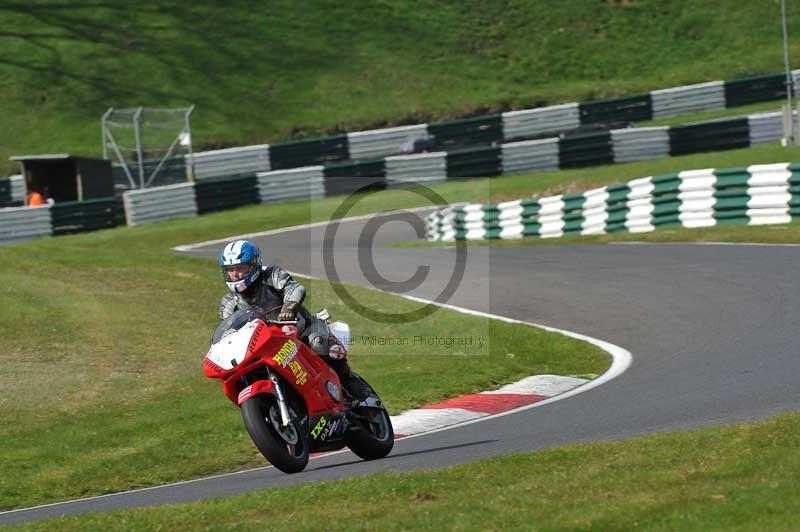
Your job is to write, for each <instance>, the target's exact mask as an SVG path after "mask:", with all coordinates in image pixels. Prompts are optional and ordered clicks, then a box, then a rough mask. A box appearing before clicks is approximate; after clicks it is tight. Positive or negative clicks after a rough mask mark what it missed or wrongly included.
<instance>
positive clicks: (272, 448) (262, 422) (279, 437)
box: [241, 395, 309, 473]
mask: <svg viewBox="0 0 800 532" xmlns="http://www.w3.org/2000/svg"><path fill="white" fill-rule="evenodd" d="M241 409H242V419H244V425H245V427H247V432H249V433H250V438H252V440H253V443H255V444H256V447H257V448H258V450H259V451H261V454H263V455H264V458H266V459H267V461H269V463H270V464H272V465H274V466H275V467H276V468H278V469H280V470H281V471H283V472H284V473H297V472H299V471H302V470H303V469H305V467H306V464H308V453H309V448H308V440H307V439H306V435H305V433H304V432H303V431H302V430H301V427H300V424H299V423H298V422H297V416H296V415H292V416H291V417H292V420H291V423H289V425H287V426H285V427H283V426H281V414H280V409H279V408H278V403H277V402H276V401H275V399H274V398H272V397H271V396H268V395H256V396H255V397H251V398H250V399H248V400H247V401H245V402H244V403H242V405H241Z"/></svg>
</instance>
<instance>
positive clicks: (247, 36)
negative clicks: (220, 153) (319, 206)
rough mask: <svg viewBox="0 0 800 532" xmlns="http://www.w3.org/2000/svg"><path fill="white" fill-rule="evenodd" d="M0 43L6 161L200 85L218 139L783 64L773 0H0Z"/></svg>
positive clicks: (170, 101)
mask: <svg viewBox="0 0 800 532" xmlns="http://www.w3.org/2000/svg"><path fill="white" fill-rule="evenodd" d="M791 10H792V7H791V6H790V13H789V15H790V17H789V20H790V28H789V32H790V35H795V36H796V35H800V18H798V17H793V16H792V13H791ZM0 43H2V44H0V46H2V49H3V52H4V53H3V54H2V58H0V101H2V102H3V104H2V107H1V108H0V109H2V110H1V111H0V170H7V171H14V170H15V169H16V166H15V164H12V163H10V162H8V161H7V157H8V156H9V155H12V154H21V153H30V152H34V153H46V152H50V153H52V152H64V151H66V152H71V153H78V154H85V155H99V154H100V153H101V142H100V117H101V115H102V114H103V112H104V111H105V110H106V109H107V108H108V107H117V108H120V107H130V106H139V105H144V106H155V107H167V106H185V105H187V104H191V103H194V104H196V105H197V109H196V111H195V114H194V115H193V133H194V142H195V148H196V149H205V148H210V147H222V146H230V145H241V144H252V143H259V142H276V141H280V140H284V139H287V138H290V137H292V138H299V137H307V136H314V135H318V134H325V133H332V132H335V131H343V130H355V129H364V128H369V127H380V126H386V125H394V124H402V123H416V122H420V121H428V120H440V119H446V118H453V117H459V116H465V115H469V114H482V113H487V112H491V111H500V110H507V109H511V108H522V107H533V106H539V105H544V104H551V103H558V102H567V101H580V100H586V99H592V98H601V97H606V96H614V95H623V94H630V93H639V92H643V91H647V90H651V89H656V88H663V87H668V86H674V85H680V84H686V83H692V82H699V81H706V80H713V79H731V78H736V77H742V76H747V75H754V74H762V73H770V72H779V71H781V70H782V68H783V54H782V50H781V43H782V41H781V26H780V4H779V2H778V1H777V0H768V1H766V2H740V1H737V0H713V1H711V0H704V1H701V0H682V1H675V2H668V3H667V2H660V1H658V0H632V1H630V2H625V5H623V4H622V3H621V2H619V1H617V0H607V1H602V0H592V1H587V0H563V1H561V2H552V1H546V0H520V1H497V2H482V1H478V0H460V1H458V2H455V1H439V2H429V1H422V2H411V1H409V0H392V1H385V0H383V1H373V0H370V1H364V0H359V1H353V2H332V1H327V0H308V1H307V2H302V3H297V2H286V1H276V2H267V3H265V2H262V3H255V4H254V3H252V2H242V1H232V2H228V3H226V5H225V7H224V8H222V7H221V6H220V4H218V3H216V2H210V1H208V0H199V1H197V2H192V3H186V2H177V1H175V0H166V1H163V2H139V1H132V0H119V1H116V2H108V3H105V2H79V3H75V2H66V1H63V0H61V1H54V0H42V1H38V2H31V3H28V2H4V3H3V5H2V6H0ZM798 52H800V44H798V45H795V46H793V47H792V50H791V56H792V57H799V56H798ZM0 173H2V172H0Z"/></svg>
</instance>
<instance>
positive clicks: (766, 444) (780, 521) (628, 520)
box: [14, 414, 800, 531]
mask: <svg viewBox="0 0 800 532" xmlns="http://www.w3.org/2000/svg"><path fill="white" fill-rule="evenodd" d="M799 446H800V414H785V415H780V416H776V417H774V418H772V419H770V420H768V421H765V422H761V423H755V424H736V425H730V426H725V427H721V428H706V429H700V430H693V431H686V432H675V433H670V434H659V435H654V436H648V437H644V438H638V439H633V440H629V441H624V442H613V443H595V444H591V445H571V446H566V447H561V448H558V449H553V450H546V451H541V452H537V453H529V454H516V455H509V456H503V457H499V458H493V459H489V460H482V461H478V462H474V463H471V464H467V465H462V466H457V467H451V468H448V469H444V470H440V471H431V472H414V473H381V474H376V475H370V476H367V477H361V478H350V479H345V480H339V481H335V482H324V483H319V484H309V485H304V486H300V487H293V488H280V489H272V490H262V491H258V492H254V493H250V494H247V495H241V496H237V497H230V498H225V499H211V500H207V501H202V502H198V503H193V504H184V505H175V506H163V507H157V508H146V509H139V510H128V511H117V512H112V513H108V514H97V515H87V516H82V517H74V518H65V519H58V520H50V521H43V522H39V523H31V524H28V525H25V526H21V527H18V528H14V529H19V530H52V529H54V528H57V529H59V530H80V531H83V530H171V529H177V528H188V529H192V530H222V529H229V528H231V529H232V528H236V529H241V530H261V529H263V528H270V529H291V530H318V529H320V528H336V529H342V530H412V529H413V530H422V529H424V530H431V529H435V530H555V529H558V530H562V529H568V530H633V529H636V530H702V531H707V530H758V531H760V530H776V531H779V530H796V528H797V527H796V514H797V512H798V510H800V492H798V490H797V489H796V484H797V477H798V475H800V455H799V454H798V453H797V449H798V447H799ZM387 460H391V457H389V458H387ZM332 493H335V494H336V496H335V497H332V496H331V494H332ZM307 505H309V506H310V505H313V508H314V511H301V509H303V508H306V507H307ZM331 520H335V521H331Z"/></svg>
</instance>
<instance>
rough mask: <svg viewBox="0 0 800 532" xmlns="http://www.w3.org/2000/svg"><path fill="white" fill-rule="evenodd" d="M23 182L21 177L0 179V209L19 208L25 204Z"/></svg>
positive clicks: (13, 176) (14, 176)
mask: <svg viewBox="0 0 800 532" xmlns="http://www.w3.org/2000/svg"><path fill="white" fill-rule="evenodd" d="M25 195H26V192H25V180H24V179H23V178H22V176H21V175H12V176H9V177H6V178H3V179H0V207H19V206H22V205H24V204H25Z"/></svg>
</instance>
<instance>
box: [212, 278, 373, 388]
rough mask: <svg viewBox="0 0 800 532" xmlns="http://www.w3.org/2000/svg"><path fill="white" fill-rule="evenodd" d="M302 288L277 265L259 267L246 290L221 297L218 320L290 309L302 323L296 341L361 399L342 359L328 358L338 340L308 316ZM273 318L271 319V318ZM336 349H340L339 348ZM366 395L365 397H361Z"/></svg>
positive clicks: (345, 361)
mask: <svg viewBox="0 0 800 532" xmlns="http://www.w3.org/2000/svg"><path fill="white" fill-rule="evenodd" d="M305 296H306V289H305V287H304V286H303V285H302V284H300V283H298V282H297V281H296V280H295V279H294V278H293V277H292V276H291V275H290V274H289V272H287V271H286V270H284V269H282V268H281V267H280V266H276V265H274V264H273V265H271V266H262V267H261V275H259V276H258V278H257V279H256V280H255V281H254V282H253V284H252V285H250V287H249V288H248V289H247V290H245V291H244V292H241V293H234V292H228V293H226V294H225V295H224V296H222V300H221V301H220V305H219V317H220V319H225V318H227V317H228V316H230V315H231V314H233V313H234V312H236V311H237V310H240V309H243V308H247V307H249V306H253V305H256V306H259V307H261V308H262V309H264V311H266V312H267V315H268V316H269V317H273V315H274V316H277V313H278V311H279V310H280V309H281V308H294V309H295V310H296V312H297V314H298V315H299V316H301V317H302V318H303V320H304V321H305V326H304V328H303V330H298V336H299V337H300V340H301V341H302V342H303V343H305V344H306V345H308V346H309V347H310V348H311V349H312V350H313V351H314V352H315V353H316V354H317V355H319V356H320V357H322V359H323V360H324V361H325V362H326V363H327V364H328V365H329V366H331V367H332V368H333V370H334V371H335V372H336V374H337V375H339V380H341V382H342V386H344V387H345V388H346V389H347V390H348V392H350V393H351V395H353V396H354V397H355V398H356V399H359V400H362V399H364V398H365V397H366V395H368V394H369V392H368V391H367V390H365V389H364V387H363V386H362V385H361V383H360V380H359V379H358V378H355V377H354V376H353V373H352V371H351V370H350V365H349V364H348V362H347V359H346V358H332V357H331V356H330V354H331V347H332V346H334V345H336V344H337V343H338V341H337V340H336V337H335V336H334V335H333V334H332V333H331V332H330V329H329V328H328V324H327V323H326V322H325V321H324V320H321V319H319V318H317V317H316V316H315V315H313V314H311V313H310V312H309V311H308V310H307V309H306V308H305V307H304V306H303V305H302V303H303V300H304V299H305ZM273 319H274V317H273ZM336 349H341V345H339V346H337V348H336ZM365 394H366V395H365Z"/></svg>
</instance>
